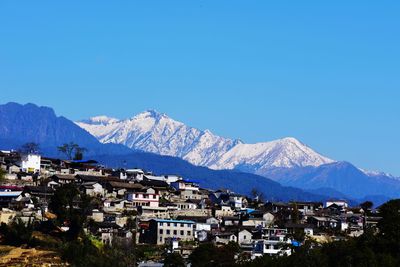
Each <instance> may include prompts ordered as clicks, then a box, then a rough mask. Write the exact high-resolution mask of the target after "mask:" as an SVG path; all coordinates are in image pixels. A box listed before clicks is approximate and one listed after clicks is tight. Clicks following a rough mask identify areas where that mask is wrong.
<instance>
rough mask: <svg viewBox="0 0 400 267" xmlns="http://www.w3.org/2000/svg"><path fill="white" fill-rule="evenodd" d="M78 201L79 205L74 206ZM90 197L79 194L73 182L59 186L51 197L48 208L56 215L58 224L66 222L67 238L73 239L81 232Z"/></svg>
mask: <svg viewBox="0 0 400 267" xmlns="http://www.w3.org/2000/svg"><path fill="white" fill-rule="evenodd" d="M77 202H78V203H79V207H76V206H74V204H75V203H77ZM89 203H90V198H89V197H88V196H86V195H81V194H80V193H79V191H78V189H77V187H76V186H75V185H74V184H65V185H63V186H61V187H59V188H58V189H57V190H56V191H55V192H54V195H53V196H52V197H51V200H50V204H49V208H50V209H51V211H52V212H53V213H54V214H56V215H57V221H58V223H59V224H61V225H63V224H67V225H68V226H69V230H68V232H67V238H68V239H70V240H74V239H76V238H78V236H79V235H80V234H81V233H82V229H83V224H84V223H85V221H86V217H87V213H88V210H89V207H88V206H89Z"/></svg>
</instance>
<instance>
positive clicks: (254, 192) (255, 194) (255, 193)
mask: <svg viewBox="0 0 400 267" xmlns="http://www.w3.org/2000/svg"><path fill="white" fill-rule="evenodd" d="M250 195H251V197H252V198H253V200H255V201H256V202H264V194H263V193H262V192H260V191H259V190H258V189H257V188H253V189H251V192H250Z"/></svg>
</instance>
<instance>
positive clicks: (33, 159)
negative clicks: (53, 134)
mask: <svg viewBox="0 0 400 267" xmlns="http://www.w3.org/2000/svg"><path fill="white" fill-rule="evenodd" d="M40 160H41V156H40V155H36V154H28V155H23V156H21V169H22V171H24V172H28V173H34V172H39V171H40Z"/></svg>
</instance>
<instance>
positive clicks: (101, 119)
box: [81, 115, 119, 125]
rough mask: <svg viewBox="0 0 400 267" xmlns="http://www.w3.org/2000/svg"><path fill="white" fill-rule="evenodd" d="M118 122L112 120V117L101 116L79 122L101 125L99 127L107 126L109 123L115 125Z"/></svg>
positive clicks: (114, 119)
mask: <svg viewBox="0 0 400 267" xmlns="http://www.w3.org/2000/svg"><path fill="white" fill-rule="evenodd" d="M118 121H119V120H118V119H116V118H112V117H108V116H105V115H101V116H95V117H91V118H89V119H88V120H82V121H81V122H83V123H87V124H101V125H107V124H110V123H115V122H118Z"/></svg>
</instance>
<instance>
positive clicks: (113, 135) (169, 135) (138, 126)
mask: <svg viewBox="0 0 400 267" xmlns="http://www.w3.org/2000/svg"><path fill="white" fill-rule="evenodd" d="M99 120H101V122H102V123H100V124H99V123H98V121H99ZM76 124H77V125H79V126H80V127H82V128H83V129H85V130H87V131H88V132H90V133H91V134H92V135H93V136H95V137H96V138H98V140H99V141H100V142H102V143H117V144H123V145H126V146H128V147H130V148H132V149H139V150H143V151H146V152H151V153H157V154H160V155H166V156H176V157H180V158H182V159H184V160H187V161H189V162H190V163H192V164H195V165H199V166H206V167H209V168H212V169H217V170H219V169H238V168H237V167H240V166H247V168H245V169H246V170H251V172H256V171H257V170H258V169H260V168H270V167H304V166H319V165H322V164H325V163H330V162H334V161H333V160H331V159H329V158H327V157H324V156H322V155H320V154H318V153H317V152H315V151H314V150H312V149H311V148H309V147H308V146H306V145H305V144H303V143H301V142H300V141H298V140H297V139H295V138H293V137H287V138H283V139H279V140H274V141H270V142H260V143H255V144H245V143H244V142H242V141H241V140H240V139H229V138H224V137H221V136H218V135H214V134H213V133H212V132H211V131H210V130H199V129H197V128H194V127H190V126H187V125H185V124H184V123H182V122H178V121H175V120H173V119H171V118H170V117H168V116H167V115H166V114H165V113H160V112H157V111H154V110H147V111H145V112H142V113H139V114H137V115H136V116H133V117H131V118H128V119H125V120H118V119H115V118H110V117H104V116H100V117H99V116H97V117H92V118H90V119H87V120H83V121H78V122H76ZM239 170H241V169H240V168H239Z"/></svg>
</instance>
